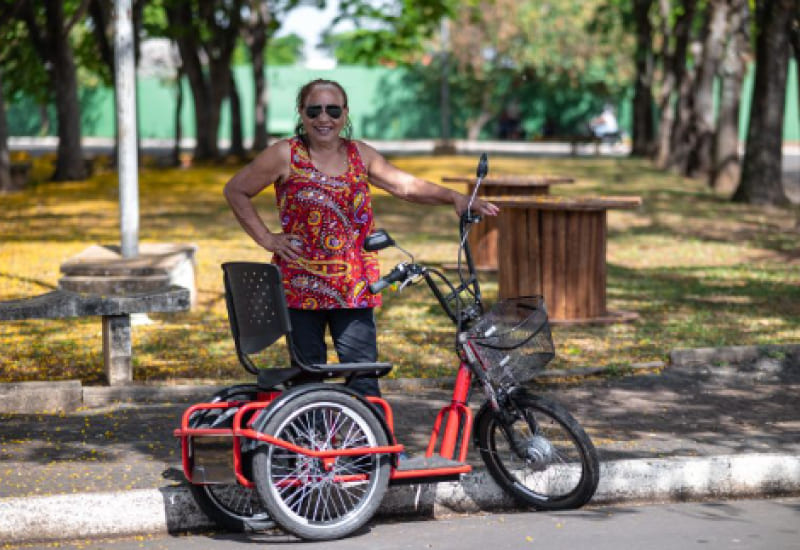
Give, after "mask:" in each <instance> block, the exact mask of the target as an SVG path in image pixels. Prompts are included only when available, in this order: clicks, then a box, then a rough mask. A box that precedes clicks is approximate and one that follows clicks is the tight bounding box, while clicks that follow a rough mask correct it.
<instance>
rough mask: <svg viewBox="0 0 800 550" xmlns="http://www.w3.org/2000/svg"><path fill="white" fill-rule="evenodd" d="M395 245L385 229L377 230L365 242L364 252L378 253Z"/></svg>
mask: <svg viewBox="0 0 800 550" xmlns="http://www.w3.org/2000/svg"><path fill="white" fill-rule="evenodd" d="M394 245H395V243H394V239H393V238H391V237H390V236H389V234H388V233H387V232H386V230H384V229H376V230H375V231H373V232H372V233H370V234H369V235H367V238H366V239H365V240H364V250H366V251H367V252H377V251H378V250H383V249H384V248H389V247H390V246H394Z"/></svg>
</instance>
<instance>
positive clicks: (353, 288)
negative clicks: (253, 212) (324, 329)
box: [273, 137, 381, 309]
mask: <svg viewBox="0 0 800 550" xmlns="http://www.w3.org/2000/svg"><path fill="white" fill-rule="evenodd" d="M289 143H290V145H291V161H290V162H291V171H290V173H289V177H288V178H286V179H285V180H284V181H283V182H281V183H279V184H277V185H276V189H275V191H276V193H275V195H276V200H277V203H278V211H279V213H280V217H281V226H282V228H283V232H284V233H291V234H292V235H295V236H296V237H298V239H300V240H301V241H302V242H301V248H302V251H303V253H302V257H301V258H299V259H297V260H295V261H286V260H284V259H283V258H281V257H279V256H277V255H276V256H275V257H274V258H273V262H274V263H276V264H277V265H278V266H280V268H281V272H282V273H283V285H284V288H285V290H286V300H287V304H288V306H289V307H291V308H297V309H336V308H368V307H376V306H379V305H380V304H381V297H380V295H375V294H372V293H370V291H369V289H368V288H367V287H368V285H369V283H370V282H373V281H376V280H378V278H379V277H380V267H379V265H378V259H377V255H376V254H375V253H374V252H366V251H365V250H364V248H363V246H364V239H365V238H366V236H367V235H368V234H369V233H370V231H372V228H373V218H372V200H371V198H370V191H369V180H368V177H367V171H366V168H365V167H364V163H363V162H362V160H361V155H360V154H359V152H358V147H357V146H356V144H355V143H354V142H353V141H350V140H346V141H345V144H346V146H347V171H346V172H345V173H343V174H341V175H338V176H330V175H328V174H325V173H323V172H320V171H319V170H317V168H316V167H315V166H314V163H313V162H311V157H310V156H309V153H308V149H307V148H306V146H305V145H304V144H303V142H302V141H301V140H300V138H298V137H294V138H292V139H291V140H290V141H289Z"/></svg>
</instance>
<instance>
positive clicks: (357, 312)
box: [224, 79, 498, 396]
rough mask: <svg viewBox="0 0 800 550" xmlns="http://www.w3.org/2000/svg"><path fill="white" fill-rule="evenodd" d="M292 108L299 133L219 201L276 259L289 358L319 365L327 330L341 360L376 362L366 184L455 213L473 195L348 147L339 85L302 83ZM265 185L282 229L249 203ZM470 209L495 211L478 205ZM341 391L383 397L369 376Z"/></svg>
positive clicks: (258, 161) (377, 300) (375, 271)
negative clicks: (290, 346) (366, 246)
mask: <svg viewBox="0 0 800 550" xmlns="http://www.w3.org/2000/svg"><path fill="white" fill-rule="evenodd" d="M296 108H297V113H298V115H299V117H300V121H299V122H298V124H297V126H296V128H295V133H296V135H295V136H294V137H292V138H290V139H284V140H281V141H278V142H276V143H275V144H273V145H271V146H269V147H268V148H267V149H265V150H264V151H263V152H261V153H260V154H259V155H258V157H256V158H255V159H254V160H253V161H252V162H251V163H250V164H248V165H247V166H245V167H244V168H243V169H242V170H240V171H239V172H238V173H236V174H235V175H234V176H233V178H231V180H230V181H229V182H228V183H227V184H226V185H225V191H224V192H225V197H226V199H227V201H228V204H229V205H230V207H231V209H232V210H233V213H234V215H235V216H236V218H237V219H238V221H239V223H240V224H241V225H242V227H243V228H244V230H245V231H246V232H247V234H248V235H250V237H251V238H252V239H253V240H254V241H255V242H256V243H257V244H258V245H259V246H261V247H263V248H264V249H265V250H267V251H269V252H272V253H273V257H272V261H273V262H274V263H276V264H277V265H278V266H279V267H280V268H281V273H282V275H283V285H284V288H285V291H286V300H287V304H288V306H289V314H290V319H291V323H292V337H293V340H294V342H295V344H296V347H297V348H298V349H295V350H292V354H293V360H297V359H300V360H301V361H302V362H305V363H317V364H319V363H325V362H326V357H327V349H326V344H325V332H326V329H329V330H330V333H331V337H332V340H333V344H334V347H335V349H336V353H337V355H338V358H339V361H340V362H342V363H350V362H375V361H376V360H377V334H376V327H375V319H374V315H373V309H374V308H375V307H377V306H379V305H380V304H381V296H380V295H375V294H371V293H370V292H369V289H368V286H369V284H370V283H371V282H373V281H376V280H377V279H378V278H379V277H380V272H379V266H378V260H377V257H376V254H374V253H370V252H366V251H365V250H364V248H363V245H364V239H365V238H366V236H367V235H368V234H369V233H370V232H371V231H372V230H373V215H372V201H371V197H370V185H375V186H377V187H379V188H381V189H383V190H385V191H388V192H389V193H391V194H392V195H394V196H396V197H399V198H401V199H404V200H407V201H410V202H415V203H420V204H432V205H435V204H452V205H453V207H454V208H455V211H456V212H457V213H458V214H461V213H463V212H464V211H465V210H466V209H467V207H468V203H469V197H467V196H466V195H463V194H461V193H459V192H457V191H454V190H452V189H448V188H446V187H442V186H440V185H436V184H435V183H432V182H429V181H426V180H423V179H420V178H418V177H415V176H413V175H411V174H408V173H406V172H404V171H402V170H400V169H399V168H397V167H395V166H393V165H392V164H391V163H389V162H388V161H387V160H386V159H385V158H384V157H383V156H382V155H381V154H380V153H378V152H377V151H376V150H375V149H373V148H372V147H370V146H369V145H367V144H366V143H364V142H362V141H357V140H353V139H351V136H350V134H351V130H352V128H351V125H350V121H349V118H348V113H349V105H348V101H347V93H346V92H345V90H344V88H342V86H341V85H340V84H338V83H337V82H335V81H332V80H323V79H318V80H314V81H311V82H309V83H307V84H306V85H304V86H303V87H302V88H301V89H300V91H299V93H298V94H297V105H296ZM342 133H344V135H342ZM270 185H274V186H275V196H276V201H277V208H278V213H279V219H280V224H281V227H280V228H273V229H270V228H268V227H267V226H266V224H265V223H264V221H263V220H262V219H261V217H260V216H259V214H258V212H257V211H256V208H255V206H254V205H253V198H254V197H255V196H256V195H258V194H259V193H260V192H261V191H263V190H264V189H265V188H267V187H268V186H270ZM472 210H473V211H474V212H476V213H478V214H481V215H489V216H494V215H496V214H497V212H498V208H497V206H495V205H493V204H491V203H489V202H486V201H484V200H481V199H478V198H476V199H475V201H474V202H473V203H472ZM295 354H296V355H295ZM298 356H299V357H298ZM347 385H348V386H349V387H351V388H352V389H354V390H355V391H358V392H360V393H362V394H364V395H374V396H379V395H380V389H379V386H378V380H377V379H376V378H374V377H364V376H361V377H351V378H350V379H348V380H347Z"/></svg>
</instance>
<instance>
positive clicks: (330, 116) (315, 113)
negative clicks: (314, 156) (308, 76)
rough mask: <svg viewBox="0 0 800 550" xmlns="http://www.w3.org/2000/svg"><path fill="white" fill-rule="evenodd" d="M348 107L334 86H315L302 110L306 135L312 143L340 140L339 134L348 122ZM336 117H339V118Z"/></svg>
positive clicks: (301, 116)
mask: <svg viewBox="0 0 800 550" xmlns="http://www.w3.org/2000/svg"><path fill="white" fill-rule="evenodd" d="M347 113H348V110H347V107H345V106H344V97H343V96H342V94H341V92H340V91H339V90H338V89H336V88H335V87H333V86H315V87H314V88H312V89H311V92H310V93H309V94H308V96H306V100H305V104H304V105H303V108H302V109H301V110H300V119H301V120H302V121H303V126H304V127H305V130H306V133H307V134H308V137H309V139H310V140H311V141H312V142H317V143H324V142H326V141H334V140H338V139H339V133H340V132H341V131H342V128H344V125H345V123H346V122H347ZM336 115H339V116H338V118H337V116H336Z"/></svg>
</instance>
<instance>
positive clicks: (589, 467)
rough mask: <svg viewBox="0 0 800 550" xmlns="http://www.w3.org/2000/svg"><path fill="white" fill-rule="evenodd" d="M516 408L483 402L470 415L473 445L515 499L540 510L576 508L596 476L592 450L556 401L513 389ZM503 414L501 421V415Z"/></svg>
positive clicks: (593, 485) (591, 488) (591, 491)
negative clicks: (498, 410)
mask: <svg viewBox="0 0 800 550" xmlns="http://www.w3.org/2000/svg"><path fill="white" fill-rule="evenodd" d="M510 399H511V400H513V402H514V404H515V405H516V407H515V408H516V409H517V410H510V409H511V408H512V407H511V404H509V405H508V408H507V410H506V412H505V413H503V414H500V415H498V414H497V413H495V412H493V411H492V409H491V407H489V406H486V405H485V406H484V407H483V408H482V409H481V411H480V413H479V414H478V417H477V418H476V420H475V424H476V427H475V437H476V445H477V447H478V449H479V450H480V453H481V458H482V459H483V461H484V462H485V463H486V466H487V468H488V470H489V473H490V474H491V475H492V477H493V478H494V480H495V481H496V482H497V483H498V484H499V485H500V486H501V487H502V488H503V489H504V490H505V491H506V492H508V493H509V494H511V495H513V496H514V497H515V498H516V499H517V500H519V501H520V502H522V503H524V504H527V505H529V506H533V507H535V508H538V509H542V510H563V509H569V508H578V507H580V506H583V505H584V504H586V503H587V502H588V501H589V499H591V498H592V495H594V492H595V490H596V489H597V484H598V482H599V479H600V464H599V460H598V457H597V451H596V450H595V448H594V445H593V444H592V441H591V440H590V439H589V436H588V435H586V432H585V431H584V430H583V428H581V426H580V425H579V424H578V422H577V421H576V420H575V419H574V418H573V417H572V415H571V414H569V412H567V411H566V409H564V408H563V407H562V406H561V405H559V404H557V403H555V402H553V401H550V400H549V399H546V398H543V397H538V396H534V395H531V394H529V393H527V392H525V391H522V390H517V391H515V392H513V393H512V394H511V396H510ZM502 416H506V417H507V422H505V424H506V425H505V426H504V425H503V423H504V422H503V421H502V420H501V417H502Z"/></svg>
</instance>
